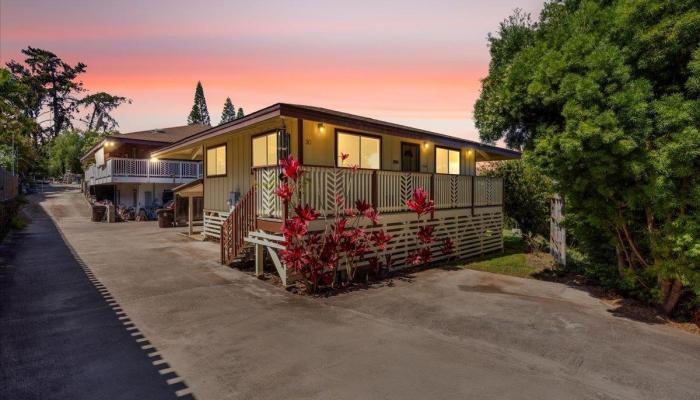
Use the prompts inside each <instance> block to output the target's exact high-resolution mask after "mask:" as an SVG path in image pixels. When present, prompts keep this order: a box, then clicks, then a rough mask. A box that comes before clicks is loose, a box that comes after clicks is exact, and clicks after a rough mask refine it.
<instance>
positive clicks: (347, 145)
mask: <svg viewBox="0 0 700 400" xmlns="http://www.w3.org/2000/svg"><path fill="white" fill-rule="evenodd" d="M336 139H337V146H336V153H337V154H336V160H337V165H338V166H339V167H354V166H356V165H357V166H358V167H360V168H366V169H379V168H380V166H381V149H382V141H381V139H380V138H378V137H375V136H369V135H362V134H358V133H348V132H338V133H337V138H336ZM343 154H347V158H346V159H345V160H343V159H342V155H343Z"/></svg>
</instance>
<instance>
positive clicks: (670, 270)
mask: <svg viewBox="0 0 700 400" xmlns="http://www.w3.org/2000/svg"><path fill="white" fill-rule="evenodd" d="M489 41H490V45H491V56H492V60H491V64H490V70H489V76H488V77H487V78H486V79H485V80H484V81H483V90H482V95H481V98H480V99H479V101H478V102H477V104H476V106H475V118H476V124H477V127H478V128H479V130H480V134H481V137H482V139H483V140H486V141H491V142H493V141H496V140H499V139H501V138H504V139H505V140H506V142H507V143H508V144H509V145H511V146H515V147H523V148H525V149H526V150H529V151H530V152H531V159H532V161H533V162H534V163H535V164H536V165H537V167H538V168H540V169H541V170H542V171H543V172H544V173H545V174H546V175H547V176H549V177H551V178H552V179H553V180H554V181H555V182H557V184H556V185H555V190H557V191H558V192H559V193H561V194H562V195H564V197H565V200H566V206H567V208H566V219H567V221H566V223H567V225H568V226H569V227H570V232H573V233H574V236H575V240H576V241H578V242H579V243H580V244H581V245H582V248H584V249H587V250H588V251H591V252H592V254H591V256H592V258H594V259H596V260H602V261H604V263H603V265H611V264H617V266H616V267H612V268H614V269H615V270H616V273H617V274H618V276H619V279H620V280H623V281H624V280H626V279H628V276H632V277H633V278H634V279H633V280H634V281H636V282H638V283H640V284H641V283H642V282H647V281H648V280H651V281H652V282H653V284H658V288H657V289H656V290H657V291H658V292H659V293H660V295H659V296H658V297H659V298H660V299H661V300H662V301H663V302H666V303H667V305H671V306H672V304H670V303H674V302H675V301H676V300H677V298H676V299H674V296H673V295H672V293H670V292H669V291H668V290H667V289H666V288H667V287H668V285H667V284H666V283H668V282H681V283H683V284H684V285H690V286H691V287H693V288H695V290H697V289H698V275H699V274H700V264H699V263H698V256H697V255H698V251H699V250H700V235H699V233H700V232H699V231H698V228H697V227H698V225H699V224H700V210H699V207H700V174H699V173H698V171H700V97H699V95H700V48H699V46H700V3H698V2H697V1H691V0H679V1H673V2H667V1H662V0H638V1H623V0H617V1H608V2H600V1H592V0H568V1H560V2H550V3H547V4H546V5H545V7H544V10H543V11H542V14H541V15H540V19H539V21H538V22H537V23H536V24H533V23H531V22H530V21H529V19H528V18H524V17H523V16H522V15H520V14H516V15H515V16H514V17H512V18H510V19H508V20H507V21H505V22H504V23H503V24H502V25H501V27H500V30H499V32H498V34H497V35H494V36H492V37H490V39H489ZM596 249H598V250H596ZM611 249H612V250H611ZM650 277H651V279H650ZM665 308H667V307H665Z"/></svg>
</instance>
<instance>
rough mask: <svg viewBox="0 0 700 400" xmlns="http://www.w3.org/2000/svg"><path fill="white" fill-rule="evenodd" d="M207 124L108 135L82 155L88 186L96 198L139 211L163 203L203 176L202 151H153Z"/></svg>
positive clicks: (201, 128) (185, 136)
mask: <svg viewBox="0 0 700 400" xmlns="http://www.w3.org/2000/svg"><path fill="white" fill-rule="evenodd" d="M208 128H209V127H208V126H206V125H185V126H177V127H172V128H163V129H153V130H148V131H140V132H131V133H124V134H117V135H110V136H107V137H106V138H104V139H103V140H102V141H101V142H100V143H98V144H97V145H95V146H94V147H93V148H92V149H90V151H88V152H87V153H86V154H85V155H83V157H82V158H81V161H82V162H83V163H84V164H86V165H87V167H86V168H85V182H84V185H85V190H86V191H87V192H89V193H90V194H91V195H93V196H95V198H96V199H97V200H110V201H112V202H113V203H114V204H115V205H123V206H126V207H134V208H135V209H136V211H138V209H140V208H151V207H156V206H160V205H163V204H164V203H165V202H167V201H168V200H170V199H172V197H173V194H172V189H173V188H174V187H176V186H178V185H182V184H184V183H189V182H191V181H193V180H196V179H198V178H199V177H201V175H202V166H201V161H200V160H201V155H198V154H192V155H191V157H190V158H189V159H186V158H185V159H180V160H168V159H158V160H157V159H153V158H151V156H150V153H151V152H153V151H155V150H157V149H158V148H161V147H163V146H166V145H169V144H172V143H175V142H177V141H180V140H184V139H187V138H189V137H191V136H192V135H195V134H197V133H200V132H202V131H204V130H206V129H208Z"/></svg>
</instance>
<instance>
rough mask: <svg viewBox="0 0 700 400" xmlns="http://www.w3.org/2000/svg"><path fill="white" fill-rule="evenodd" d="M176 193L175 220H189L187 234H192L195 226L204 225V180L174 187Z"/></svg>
mask: <svg viewBox="0 0 700 400" xmlns="http://www.w3.org/2000/svg"><path fill="white" fill-rule="evenodd" d="M173 194H174V195H175V221H177V222H180V221H183V220H185V221H187V235H188V236H192V235H193V234H194V233H195V232H194V226H195V225H196V226H202V219H203V215H204V211H203V210H204V181H203V180H202V179H197V180H194V181H192V182H189V183H185V184H183V185H180V186H178V187H176V188H174V189H173Z"/></svg>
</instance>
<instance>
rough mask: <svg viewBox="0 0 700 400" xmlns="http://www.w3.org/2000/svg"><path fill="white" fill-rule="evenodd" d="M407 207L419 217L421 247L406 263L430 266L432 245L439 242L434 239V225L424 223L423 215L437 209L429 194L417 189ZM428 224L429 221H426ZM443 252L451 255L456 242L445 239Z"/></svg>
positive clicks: (409, 256)
mask: <svg viewBox="0 0 700 400" xmlns="http://www.w3.org/2000/svg"><path fill="white" fill-rule="evenodd" d="M406 206H407V207H408V208H409V209H410V210H411V211H413V212H415V213H416V216H417V217H418V225H419V227H418V232H417V233H416V236H417V238H418V243H420V244H421V246H420V247H419V248H418V249H416V250H413V251H412V252H410V253H409V254H408V259H407V260H406V262H407V263H408V264H411V265H421V264H428V263H430V262H431V261H432V259H433V250H432V244H433V243H434V242H436V241H437V240H436V239H435V237H434V230H435V226H434V225H427V224H426V223H422V221H421V218H422V216H423V215H429V214H431V213H432V212H433V210H434V209H435V205H434V203H433V200H430V199H428V193H427V192H426V191H425V190H423V188H417V189H416V190H414V191H413V196H411V198H410V199H408V200H406ZM426 222H427V221H426ZM441 242H442V246H441V251H442V253H443V254H444V255H449V254H452V253H453V252H454V242H453V241H452V239H450V238H449V237H447V238H445V239H443V240H442V241H441Z"/></svg>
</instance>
